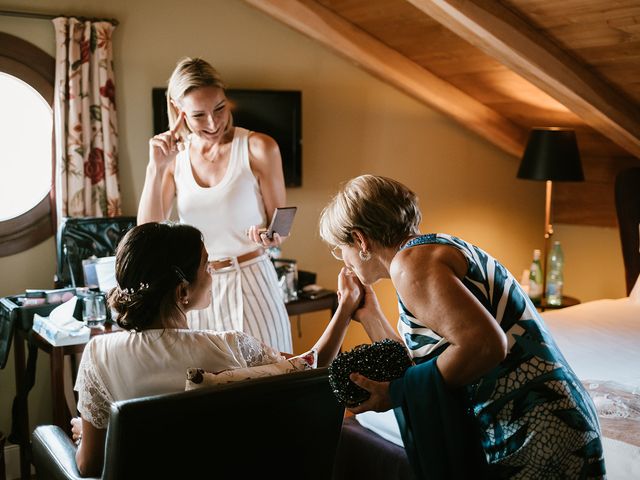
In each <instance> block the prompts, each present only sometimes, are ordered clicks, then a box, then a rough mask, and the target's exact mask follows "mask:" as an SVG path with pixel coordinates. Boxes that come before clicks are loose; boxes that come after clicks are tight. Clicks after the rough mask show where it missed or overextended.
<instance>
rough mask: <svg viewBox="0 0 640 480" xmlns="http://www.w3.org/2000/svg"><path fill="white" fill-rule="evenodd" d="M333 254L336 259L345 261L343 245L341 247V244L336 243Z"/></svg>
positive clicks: (332, 250)
mask: <svg viewBox="0 0 640 480" xmlns="http://www.w3.org/2000/svg"><path fill="white" fill-rule="evenodd" d="M331 255H333V257H334V258H335V259H336V260H340V261H341V262H342V261H343V258H342V247H340V245H336V246H335V247H333V248H332V249H331Z"/></svg>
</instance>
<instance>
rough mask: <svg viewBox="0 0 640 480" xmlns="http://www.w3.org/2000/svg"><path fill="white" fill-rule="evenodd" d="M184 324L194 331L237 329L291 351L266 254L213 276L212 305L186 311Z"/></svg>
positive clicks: (275, 280)
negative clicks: (202, 308)
mask: <svg viewBox="0 0 640 480" xmlns="http://www.w3.org/2000/svg"><path fill="white" fill-rule="evenodd" d="M187 322H188V324H189V328H191V329H194V330H216V331H225V330H239V331H242V332H245V333H248V334H249V335H252V336H254V337H256V338H257V339H259V340H261V341H262V342H263V343H265V344H267V345H269V346H270V347H273V348H275V349H277V350H278V351H280V352H285V353H292V352H293V345H292V341H291V324H290V322H289V316H288V314H287V309H286V307H285V304H284V301H283V300H282V294H281V291H280V287H279V285H278V277H277V276H276V271H275V268H274V267H273V264H272V263H271V260H269V257H267V256H266V255H262V256H260V257H257V258H254V259H252V260H249V261H247V262H244V263H243V264H242V265H240V266H239V267H238V268H237V269H229V270H225V271H220V272H215V273H213V274H212V282H211V305H210V306H209V307H208V308H205V309H204V310H195V311H193V310H192V311H191V312H189V313H188V314H187Z"/></svg>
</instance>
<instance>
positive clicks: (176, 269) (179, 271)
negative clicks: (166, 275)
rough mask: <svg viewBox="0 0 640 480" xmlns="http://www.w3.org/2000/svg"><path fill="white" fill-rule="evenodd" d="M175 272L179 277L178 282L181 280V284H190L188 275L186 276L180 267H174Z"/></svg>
mask: <svg viewBox="0 0 640 480" xmlns="http://www.w3.org/2000/svg"><path fill="white" fill-rule="evenodd" d="M173 271H174V272H176V275H177V276H178V280H180V281H181V282H187V283H189V280H187V277H186V275H185V274H184V272H183V271H182V270H181V269H180V267H177V266H175V265H174V266H173Z"/></svg>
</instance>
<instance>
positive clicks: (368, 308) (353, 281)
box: [338, 267, 392, 413]
mask: <svg viewBox="0 0 640 480" xmlns="http://www.w3.org/2000/svg"><path fill="white" fill-rule="evenodd" d="M338 301H339V302H340V304H341V305H343V306H344V307H345V308H346V309H347V310H349V311H351V318H352V319H354V320H356V321H358V322H361V323H362V322H363V321H366V319H367V317H368V316H369V317H372V316H373V315H379V314H380V304H379V303H378V299H377V297H376V295H375V293H374V291H373V289H372V288H371V287H370V286H369V285H363V284H362V283H361V282H360V280H359V279H358V277H357V276H356V275H355V274H354V273H353V272H352V271H351V270H349V269H348V268H346V267H343V268H342V270H340V274H339V275H338ZM349 378H350V379H351V381H352V382H353V383H355V384H356V385H358V386H359V387H360V388H363V389H364V390H366V391H367V392H369V394H370V397H369V398H368V399H367V400H366V401H365V402H363V403H361V404H360V405H358V406H357V407H353V408H349V411H351V412H353V413H362V412H366V411H368V410H373V411H376V412H384V411H385V410H389V409H390V408H391V407H392V404H391V397H390V395H389V382H376V381H375V380H371V379H369V378H367V377H365V376H363V375H360V374H359V373H352V374H351V375H350V376H349Z"/></svg>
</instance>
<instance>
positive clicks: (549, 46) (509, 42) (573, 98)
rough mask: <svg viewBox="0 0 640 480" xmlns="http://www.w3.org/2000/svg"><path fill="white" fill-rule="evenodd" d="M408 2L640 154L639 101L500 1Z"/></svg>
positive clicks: (445, 0) (632, 152)
mask: <svg viewBox="0 0 640 480" xmlns="http://www.w3.org/2000/svg"><path fill="white" fill-rule="evenodd" d="M408 1H409V2H410V3H412V4H413V5H414V6H415V7H417V8H418V9H420V10H421V11H422V12H424V13H425V14H427V15H429V16H430V17H432V18H434V19H435V20H437V21H438V22H440V23H441V24H442V25H444V26H445V27H447V28H449V29H450V30H451V31H453V32H455V33H456V34H458V35H460V36H461V37H462V38H464V39H465V40H467V41H468V42H470V43H471V44H472V45H474V46H476V47H478V48H479V49H481V50H482V51H484V52H485V53H486V54H488V55H490V56H492V57H493V58H495V59H496V60H498V61H500V62H502V63H503V64H504V65H506V66H507V67H509V68H510V69H512V70H513V71H515V72H516V73H518V74H520V75H522V76H523V77H524V78H526V79H527V80H529V81H530V82H531V83H533V84H534V85H536V86H537V87H538V88H540V89H541V90H543V91H545V92H546V93H547V94H548V95H550V96H551V97H553V98H555V99H556V100H558V101H559V102H560V103H562V104H563V105H564V106H565V107H567V108H568V109H569V110H571V111H572V112H574V113H575V114H576V115H578V116H579V117H580V118H582V119H583V120H584V121H585V123H587V124H588V125H590V126H591V127H593V128H594V129H596V130H597V131H599V132H600V133H602V134H603V135H605V136H607V137H608V138H609V139H611V140H612V141H613V142H615V143H617V144H618V145H620V146H621V147H622V148H624V149H626V150H627V151H628V152H629V153H631V154H632V155H635V156H636V157H639V158H640V108H639V107H638V105H635V104H634V103H632V102H631V101H630V100H629V99H628V98H625V97H624V96H623V95H621V94H620V93H619V92H617V91H616V90H615V89H614V88H613V87H612V86H611V85H609V84H608V83H606V82H605V81H604V80H602V79H601V78H600V77H599V76H597V75H596V74H595V73H593V72H592V71H591V70H590V69H589V68H588V67H586V66H585V65H583V64H582V63H581V62H580V61H578V60H577V59H575V58H574V57H572V56H571V55H570V54H568V53H567V52H565V51H564V50H562V49H561V48H560V47H559V46H558V45H556V44H555V43H553V42H552V41H551V40H549V39H548V38H547V37H545V36H544V35H543V34H541V33H540V32H539V31H537V30H536V29H535V28H534V27H533V26H532V25H530V24H529V23H527V22H526V21H525V20H523V19H522V18H521V17H519V16H518V15H517V14H515V13H514V12H512V11H511V10H509V9H508V8H506V7H505V6H504V5H502V4H501V3H499V2H497V1H496V0H408ZM541 126H544V125H541Z"/></svg>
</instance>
